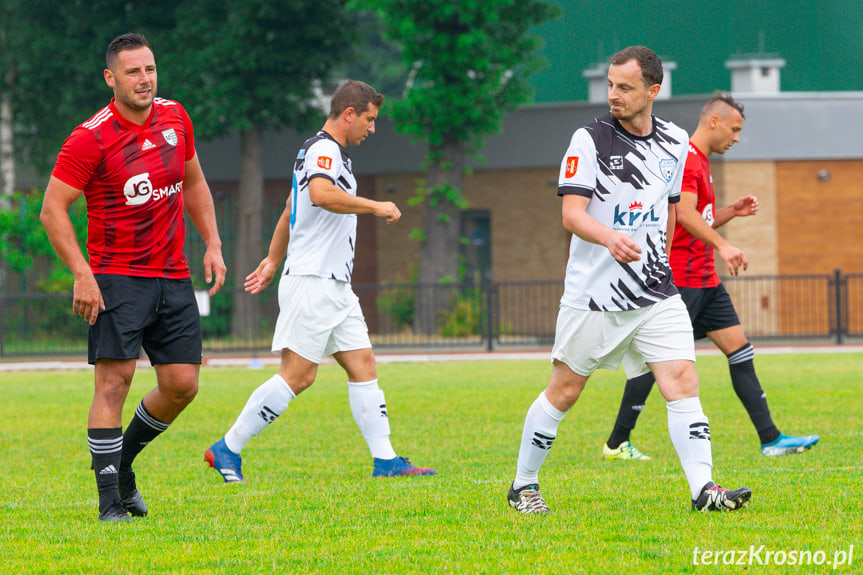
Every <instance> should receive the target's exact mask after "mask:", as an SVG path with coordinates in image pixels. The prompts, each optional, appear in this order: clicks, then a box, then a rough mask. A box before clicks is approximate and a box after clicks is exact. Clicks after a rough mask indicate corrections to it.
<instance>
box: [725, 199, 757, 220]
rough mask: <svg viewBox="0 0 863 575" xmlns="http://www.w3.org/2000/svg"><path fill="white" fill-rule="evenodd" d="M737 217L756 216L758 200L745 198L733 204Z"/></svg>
mask: <svg viewBox="0 0 863 575" xmlns="http://www.w3.org/2000/svg"><path fill="white" fill-rule="evenodd" d="M731 207H732V209H733V210H734V215H735V217H736V216H754V215H755V214H756V213H757V212H758V198H756V197H755V196H743V197H742V198H740V199H739V200H737V201H736V202H734V203H733V204H731Z"/></svg>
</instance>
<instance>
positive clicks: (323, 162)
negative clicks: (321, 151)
mask: <svg viewBox="0 0 863 575" xmlns="http://www.w3.org/2000/svg"><path fill="white" fill-rule="evenodd" d="M318 167H319V168H323V169H325V170H329V169H330V168H332V167H333V160H332V158H328V157H326V156H320V157H319V158H318Z"/></svg>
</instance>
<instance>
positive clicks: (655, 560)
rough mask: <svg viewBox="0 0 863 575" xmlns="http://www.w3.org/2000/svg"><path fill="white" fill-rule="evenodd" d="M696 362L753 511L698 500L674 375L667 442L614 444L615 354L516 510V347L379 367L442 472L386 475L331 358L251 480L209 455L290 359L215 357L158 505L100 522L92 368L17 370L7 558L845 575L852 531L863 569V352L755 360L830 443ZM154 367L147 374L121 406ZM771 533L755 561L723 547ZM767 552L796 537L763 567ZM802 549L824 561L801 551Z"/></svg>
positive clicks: (167, 566) (406, 430)
mask: <svg viewBox="0 0 863 575" xmlns="http://www.w3.org/2000/svg"><path fill="white" fill-rule="evenodd" d="M697 365H698V370H699V376H700V381H701V397H702V403H703V405H704V407H705V411H706V413H707V415H708V417H709V418H710V424H711V434H712V439H713V460H714V479H715V480H716V481H717V482H719V483H720V484H723V485H726V486H728V487H739V486H741V485H748V486H750V487H752V489H753V492H754V495H753V498H752V501H751V503H750V504H749V507H748V508H746V509H744V510H742V511H740V512H734V513H724V514H719V513H712V514H700V513H693V512H691V511H690V509H689V493H688V489H687V486H686V482H685V479H684V476H683V473H682V471H681V469H680V466H679V463H678V461H677V457H676V454H675V452H674V450H673V448H672V445H671V442H670V440H669V439H668V432H667V427H666V414H665V409H664V402H663V400H662V398H661V396H660V395H659V394H658V392H657V391H656V390H654V392H653V393H652V394H651V396H650V398H649V399H648V402H647V407H646V408H645V411H644V413H643V414H642V417H641V419H640V421H639V425H638V428H637V429H636V431H635V434H634V435H633V442H634V443H635V444H636V446H637V447H638V448H639V449H641V450H642V451H644V452H645V453H647V454H649V455H650V456H651V457H652V458H653V460H652V461H649V462H615V461H605V460H603V459H602V458H601V457H600V455H599V454H600V447H601V444H602V442H603V441H604V440H605V439H606V437H607V435H608V433H609V431H610V429H611V426H612V424H613V422H614V417H615V414H616V410H617V406H618V404H619V401H620V395H621V393H622V390H623V374H622V372H616V373H611V372H608V371H600V372H597V373H596V374H595V375H594V377H593V378H592V379H591V381H590V382H589V383H588V386H587V388H586V390H585V392H584V393H583V395H582V397H581V399H580V401H579V402H578V404H576V406H575V407H574V408H573V410H572V411H571V412H570V413H569V414H568V415H567V418H566V419H565V420H564V422H563V424H562V425H561V427H560V429H559V434H558V438H557V441H556V442H555V444H554V448H553V449H552V451H551V453H550V455H549V458H548V459H547V460H546V464H545V466H544V467H543V469H542V471H541V475H540V481H541V485H542V489H543V493H544V495H545V497H546V500H547V502H548V504H549V505H550V507H551V508H552V510H553V513H552V514H550V515H547V516H540V517H526V516H522V515H520V514H518V513H516V512H515V511H514V510H512V509H510V508H509V506H508V505H507V503H506V500H505V494H506V491H507V488H508V487H509V484H510V482H511V480H512V477H513V474H514V470H515V464H516V457H517V453H518V445H519V438H520V435H521V430H522V423H523V420H524V416H525V413H526V411H527V408H528V406H529V405H530V404H531V402H532V401H533V400H534V399H535V398H536V396H537V394H538V393H539V392H540V391H541V390H542V389H543V388H544V386H545V384H546V383H547V380H548V376H549V374H550V370H551V368H550V366H549V364H548V363H547V362H545V361H527V360H520V361H511V360H498V361H476V362H432V363H425V364H416V363H410V364H409V363H392V364H389V363H387V364H381V365H379V375H380V381H381V387H382V388H383V389H384V390H385V391H386V394H387V407H388V412H389V416H390V424H391V427H392V431H393V437H392V439H393V445H394V446H395V448H396V451H397V452H398V453H399V454H400V455H406V456H409V457H410V458H411V459H412V460H413V461H414V462H415V463H416V464H419V465H424V466H425V465H430V466H435V467H437V469H438V472H439V473H438V475H436V476H434V477H421V478H394V479H373V478H372V477H371V458H370V456H369V454H368V450H367V448H366V446H365V443H364V442H363V440H362V438H361V436H360V434H359V431H358V430H357V429H356V426H355V425H354V422H353V418H352V417H351V413H350V409H349V407H348V401H347V392H346V388H345V377H344V375H343V373H342V372H341V371H340V369H339V368H338V367H337V366H334V365H324V366H322V367H321V368H320V371H319V375H318V380H317V382H316V384H315V385H314V386H313V387H311V388H310V389H309V390H308V391H307V392H305V393H303V394H302V395H301V396H300V397H299V399H297V400H295V401H294V402H293V403H292V404H291V406H290V407H289V409H288V411H287V412H286V413H285V414H284V415H282V417H280V418H279V420H277V421H276V423H275V424H274V425H272V426H271V427H270V428H268V429H267V430H265V431H264V432H263V433H262V434H261V435H260V436H258V437H256V438H255V439H253V440H252V441H251V442H250V443H249V445H248V446H247V447H246V449H245V451H244V453H243V456H244V459H245V461H244V471H245V473H246V476H247V477H248V478H249V479H250V482H249V483H247V484H240V485H236V484H234V485H225V484H223V483H222V481H221V478H220V477H219V476H218V474H217V473H216V472H215V471H214V470H211V469H209V468H208V467H207V465H206V463H204V461H203V460H202V455H203V452H204V450H205V449H206V448H207V447H208V446H209V445H210V444H211V443H213V442H214V441H215V440H217V439H218V438H219V437H220V436H221V435H222V434H223V433H224V432H225V431H226V430H227V429H228V427H229V426H230V425H231V423H233V421H234V418H235V417H236V415H237V414H238V413H239V410H240V409H241V408H242V406H243V404H244V403H245V401H246V399H247V397H248V395H249V394H250V393H251V391H252V390H253V389H255V388H256V387H257V386H258V385H259V384H260V383H261V382H262V381H263V380H265V379H266V378H268V377H269V376H270V375H271V373H272V370H270V369H262V370H249V369H228V368H204V369H203V370H202V373H201V388H200V392H199V394H198V397H197V398H196V400H195V401H194V402H193V403H192V404H191V405H190V407H189V408H188V409H187V410H186V412H185V413H184V414H183V415H182V416H181V417H180V418H179V419H178V420H177V422H176V423H175V424H174V425H173V426H172V427H171V428H170V429H169V430H168V432H167V433H166V434H165V435H163V436H162V437H160V438H158V439H157V440H156V441H155V442H153V444H152V445H151V446H149V447H148V448H147V449H145V450H144V452H143V453H142V454H141V456H140V457H139V458H138V461H137V462H136V464H135V469H136V472H137V475H138V486H139V488H140V489H141V491H142V493H143V495H144V497H145V499H146V501H147V503H148V505H149V507H150V515H149V516H148V517H146V518H144V519H141V520H138V521H136V522H135V523H133V524H124V525H116V524H114V525H106V524H102V523H99V522H98V521H97V520H96V515H97V511H96V506H97V497H96V491H95V486H94V481H93V472H92V471H91V470H90V469H89V461H90V456H89V453H88V450H87V442H86V429H85V426H86V418H87V410H88V408H89V403H90V400H91V398H92V373H91V372H89V371H72V372H19V373H4V374H2V376H0V392H2V403H0V422H2V425H3V428H2V429H3V431H2V433H0V464H2V469H3V481H2V486H0V572H3V573H63V574H74V573H88V574H89V573H129V574H137V573H170V574H182V573H340V574H346V573H363V574H366V573H408V572H436V573H729V572H746V573H771V574H772V573H785V572H788V573H812V572H828V571H832V567H833V566H832V565H828V564H827V563H826V562H827V561H830V562H831V563H832V562H833V560H834V557H836V558H841V555H834V554H837V553H841V552H843V551H845V552H848V551H849V550H850V549H851V546H852V545H853V546H854V555H853V557H846V562H849V561H850V563H851V565H847V564H846V565H841V566H839V569H837V571H838V572H861V571H863V538H861V518H863V505H861V501H860V495H861V484H863V481H861V477H863V474H861V464H860V454H861V453H863V434H862V433H861V415H860V414H861V412H863V409H861V408H863V398H861V391H863V385H861V376H863V360H861V357H860V355H859V354H804V353H800V354H792V355H766V354H764V355H759V356H757V357H756V366H757V369H758V373H759V375H760V377H761V380H762V383H763V386H764V388H765V390H766V391H767V393H768V398H769V401H770V406H771V409H772V412H773V416H774V419H775V420H776V422H777V424H778V425H779V426H780V429H782V430H783V431H785V432H786V433H789V434H804V433H805V434H809V433H818V434H820V435H821V443H820V444H819V445H818V446H817V447H816V448H815V449H814V450H812V451H810V452H807V453H805V454H802V455H795V456H789V457H782V458H766V457H763V456H761V455H760V453H759V450H758V441H757V436H756V435H755V433H754V430H753V429H752V425H751V423H750V422H749V419H748V418H747V416H746V413H745V412H744V410H743V408H742V406H741V405H740V403H739V401H738V400H737V398H736V396H735V395H734V393H733V391H732V388H731V384H730V382H729V379H728V370H727V365H726V363H725V360H724V358H722V357H719V356H701V357H699V360H698V364H697ZM154 381H155V378H154V375H153V372H152V370H151V369H148V368H142V369H139V370H138V373H137V375H136V377H135V381H134V383H133V386H132V391H131V393H130V395H129V398H128V400H127V402H126V406H125V415H124V423H128V421H129V419H130V417H131V416H132V413H133V411H134V409H135V406H136V405H137V403H138V401H140V399H141V397H143V395H144V394H145V393H146V392H147V391H148V390H149V389H150V388H151V387H152V386H153V385H154ZM762 545H763V546H764V547H763V549H762V551H761V552H760V554H757V555H755V556H754V557H753V559H752V561H753V562H752V564H747V565H746V568H745V569H744V566H738V565H735V566H730V565H723V564H722V562H724V561H729V560H731V559H732V557H730V556H729V552H735V551H740V552H743V551H747V550H749V549H750V546H754V549H756V550H757V549H758V548H760V547H761V546H762ZM696 548H697V549H698V551H699V553H703V551H706V550H712V551H721V552H723V553H724V554H723V555H722V559H721V562H720V564H719V565H712V566H704V565H700V564H699V565H695V564H694V554H695V550H696ZM768 551H769V552H771V553H779V555H778V556H777V557H775V558H773V559H772V560H771V559H768V561H767V562H766V563H765V564H763V565H762V564H759V562H762V563H763V562H765V553H766V552H768ZM792 552H794V553H795V554H794V555H792ZM800 552H804V553H803V554H802V555H799V553H800ZM819 552H820V553H823V554H824V555H823V556H821V555H819V554H818V553H819ZM806 553H809V555H807V554H806ZM791 557H795V558H796V559H795V562H796V563H799V562H801V561H804V560H806V559H807V557H808V558H809V560H810V562H812V564H811V565H803V566H801V565H799V564H797V565H788V564H787V563H788V562H790V561H791ZM783 558H784V561H785V563H786V565H777V564H776V563H777V562H778V561H781V560H782V559H783ZM698 559H699V563H703V562H704V555H703V554H702V555H699V557H698ZM733 559H734V560H735V561H737V560H740V555H739V554H738V556H735V557H733ZM819 559H820V560H821V561H822V562H823V563H824V564H823V565H820V566H818V565H815V564H814V563H815V562H817V561H818V560H819ZM744 560H745V561H746V562H747V563H749V556H746V557H744ZM709 561H716V559H713V558H712V559H709Z"/></svg>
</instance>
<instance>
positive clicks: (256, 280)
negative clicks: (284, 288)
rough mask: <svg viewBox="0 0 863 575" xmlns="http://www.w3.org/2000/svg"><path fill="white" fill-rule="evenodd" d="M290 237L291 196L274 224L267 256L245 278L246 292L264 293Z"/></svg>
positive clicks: (280, 261) (277, 267)
mask: <svg viewBox="0 0 863 575" xmlns="http://www.w3.org/2000/svg"><path fill="white" fill-rule="evenodd" d="M290 235H291V196H288V201H287V202H285V209H284V211H283V212H282V215H281V217H279V221H278V222H277V223H276V229H275V231H273V237H272V239H271V240H270V249H269V251H268V252H267V256H266V257H265V258H264V259H262V260H261V263H259V264H258V267H257V268H256V269H255V271H253V272H252V273H250V274H249V275H247V276H246V282H245V283H244V284H243V286H244V287H245V289H246V291H247V292H249V293H251V294H257V293H261V292H262V291H264V288H265V287H267V286H268V285H270V282H271V281H273V278H274V277H275V276H276V271H277V270H278V269H279V265H280V264H281V263H282V259H283V258H284V257H285V252H286V251H287V249H288V240H289V239H290Z"/></svg>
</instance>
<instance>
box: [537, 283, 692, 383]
mask: <svg viewBox="0 0 863 575" xmlns="http://www.w3.org/2000/svg"><path fill="white" fill-rule="evenodd" d="M551 358H552V360H555V359H556V360H558V361H562V362H563V363H565V364H566V365H567V366H568V367H569V368H570V369H571V370H572V371H574V372H575V373H577V374H579V375H583V376H589V375H590V374H592V373H593V372H594V371H596V370H597V369H611V370H615V369H617V368H618V367H619V366H620V364H621V363H622V364H623V369H624V371H625V372H626V377H627V379H630V378H633V377H635V376H637V375H641V374H642V373H646V372H647V370H648V367H647V363H654V362H660V361H672V360H677V359H685V360H690V361H695V340H694V339H693V337H692V323H691V322H690V320H689V313H688V312H687V311H686V306H685V305H684V304H683V300H682V299H681V298H680V296H679V295H675V296H672V297H670V298H668V299H666V300H662V301H661V302H659V303H656V304H653V305H650V306H647V307H643V308H640V309H635V310H630V311H588V310H580V309H575V308H573V307H569V306H566V305H561V306H560V312H559V313H558V315H557V327H556V330H555V336H554V347H553V348H552V350H551Z"/></svg>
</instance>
